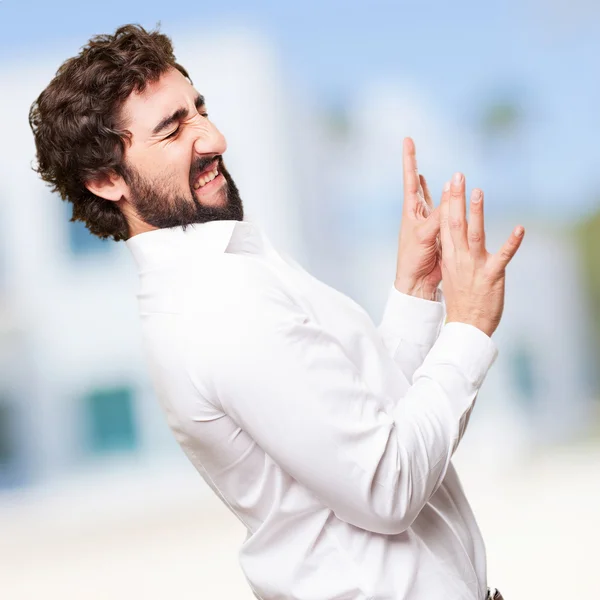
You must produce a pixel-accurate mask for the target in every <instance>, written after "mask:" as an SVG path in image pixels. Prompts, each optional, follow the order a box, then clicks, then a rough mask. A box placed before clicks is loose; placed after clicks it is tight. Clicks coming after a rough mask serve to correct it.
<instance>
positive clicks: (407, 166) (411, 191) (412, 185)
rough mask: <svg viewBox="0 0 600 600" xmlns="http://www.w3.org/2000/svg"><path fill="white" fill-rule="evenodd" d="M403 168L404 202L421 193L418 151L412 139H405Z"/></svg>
mask: <svg viewBox="0 0 600 600" xmlns="http://www.w3.org/2000/svg"><path fill="white" fill-rule="evenodd" d="M402 166H403V177H404V201H405V203H406V200H407V198H408V197H410V196H416V195H417V194H418V192H419V188H420V185H421V181H420V179H419V171H418V169H417V151H416V149H415V143H414V142H413V140H412V138H409V137H407V138H404V143H403V145H402Z"/></svg>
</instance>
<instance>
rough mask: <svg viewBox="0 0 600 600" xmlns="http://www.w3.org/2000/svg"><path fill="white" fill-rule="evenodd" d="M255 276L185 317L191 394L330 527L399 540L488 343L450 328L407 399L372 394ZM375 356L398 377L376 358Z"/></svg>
mask: <svg viewBox="0 0 600 600" xmlns="http://www.w3.org/2000/svg"><path fill="white" fill-rule="evenodd" d="M261 277H262V280H260V281H259V280H257V279H256V278H254V279H252V280H251V278H250V277H249V275H248V273H247V272H245V273H243V274H242V273H240V275H239V277H237V278H235V280H234V278H231V277H227V280H228V283H227V284H226V287H227V289H228V292H227V293H226V294H225V296H224V297H221V296H220V297H219V299H218V303H217V301H215V303H214V305H213V306H212V309H211V308H206V304H204V305H203V306H204V309H203V310H202V311H201V312H202V314H199V312H196V313H195V314H194V313H193V312H192V313H191V314H193V315H194V316H193V318H192V319H191V320H190V323H189V327H188V328H187V329H188V334H189V335H188V338H189V350H188V352H187V353H186V357H187V360H188V361H189V362H188V370H189V373H190V376H191V378H192V380H193V381H198V380H200V379H202V378H203V377H204V376H206V374H208V376H207V379H203V380H202V381H203V385H200V386H197V387H198V388H200V387H202V389H204V390H207V389H208V390H210V393H211V396H214V397H215V398H218V399H219V402H220V408H222V410H223V411H224V412H225V413H227V414H228V415H229V416H230V417H231V418H232V419H233V420H234V421H235V422H236V423H237V424H238V425H239V427H241V428H242V429H243V430H244V431H246V432H247V433H248V434H249V435H250V436H251V437H252V438H253V439H254V440H255V442H256V443H257V444H259V445H260V446H261V447H262V449H263V450H264V451H265V452H266V453H267V454H268V455H269V456H270V457H271V458H272V459H273V460H274V461H275V462H277V463H278V464H279V466H280V467H281V468H283V469H284V470H285V471H286V472H287V473H289V474H290V475H291V476H292V477H294V478H295V479H296V480H297V481H299V482H300V483H302V484H303V485H304V486H305V487H306V488H308V489H309V490H311V491H312V493H314V494H315V495H316V496H317V497H318V498H319V499H320V500H321V502H323V504H325V505H326V506H328V507H330V508H331V509H332V510H333V511H334V513H335V514H336V515H337V516H338V518H340V519H342V520H344V521H346V522H348V523H351V524H352V525H355V526H357V527H360V528H363V529H367V530H370V531H374V532H378V533H384V534H394V533H399V532H402V531H404V530H406V529H407V528H408V527H409V526H410V525H411V523H412V522H413V521H414V519H415V518H416V517H417V515H418V514H419V512H420V511H421V509H422V508H423V506H424V505H425V503H426V502H427V501H428V500H429V498H430V497H431V495H432V494H433V492H434V491H435V489H437V487H438V486H439V485H440V483H441V481H442V480H443V478H444V476H445V473H446V470H447V468H448V465H449V463H450V459H451V456H452V454H453V452H454V450H455V449H456V447H457V445H458V443H459V441H460V438H461V436H462V434H463V433H464V429H465V426H466V422H467V420H468V417H469V414H470V411H471V409H472V407H473V403H474V401H475V398H476V395H477V391H478V389H479V387H480V386H481V384H482V382H483V379H484V377H485V374H486V372H487V370H488V369H489V367H490V366H491V364H492V363H493V361H494V360H495V357H496V348H495V345H494V344H493V342H492V340H491V339H490V338H489V337H488V336H487V335H485V334H484V333H483V332H481V331H480V330H478V329H476V328H475V327H472V326H470V325H465V324H459V323H450V324H448V325H446V326H445V327H444V328H443V330H442V332H441V334H440V336H439V339H438V340H437V342H436V343H435V344H434V346H433V348H432V349H431V351H430V352H429V353H428V354H427V356H426V358H425V360H424V362H423V364H422V365H421V367H420V368H419V369H418V370H417V371H416V372H415V375H414V379H413V384H412V386H410V387H409V388H408V391H407V392H406V393H404V394H398V395H397V396H396V397H391V396H390V395H389V394H385V393H381V392H379V393H376V392H375V391H373V390H372V389H370V388H369V386H368V385H367V383H366V382H365V379H364V378H363V376H362V374H361V372H360V371H359V369H358V368H357V366H356V365H355V364H354V362H353V361H352V360H351V359H350V358H349V357H348V355H347V354H346V352H345V350H344V347H343V346H342V345H341V344H340V342H339V341H338V339H336V338H335V337H334V336H333V335H331V334H330V333H328V331H326V330H325V329H324V328H323V327H322V326H321V325H320V324H319V323H317V322H315V321H314V320H313V319H312V318H311V317H310V315H309V314H307V313H306V311H305V310H303V309H302V308H301V307H300V306H298V305H297V304H296V302H295V301H294V300H293V299H292V298H291V297H289V296H288V295H287V293H286V292H285V291H284V290H283V289H282V288H281V287H280V286H279V285H278V282H277V280H276V278H275V276H274V275H271V274H270V273H269V274H268V275H267V274H266V273H262V274H261ZM373 348H374V349H373V352H374V353H376V348H375V347H373ZM207 349H209V350H207ZM379 357H382V359H383V360H382V361H381V362H382V364H381V368H382V369H387V370H389V377H392V378H393V377H394V373H395V376H396V377H398V375H399V374H398V371H397V367H396V365H395V364H394V362H393V361H392V360H391V358H390V357H389V356H388V355H387V354H386V352H385V351H383V349H380V351H379V354H375V355H374V356H373V357H372V359H373V360H379V359H380V358H379ZM207 381H208V383H207Z"/></svg>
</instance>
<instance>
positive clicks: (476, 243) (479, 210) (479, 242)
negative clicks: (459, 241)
mask: <svg viewBox="0 0 600 600" xmlns="http://www.w3.org/2000/svg"><path fill="white" fill-rule="evenodd" d="M467 239H468V240H469V250H471V254H472V255H473V256H475V257H477V258H482V257H484V256H485V227H484V224H483V192H482V191H481V190H477V189H475V190H473V192H472V193H471V206H470V208H469V223H468V225H467Z"/></svg>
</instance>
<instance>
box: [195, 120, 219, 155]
mask: <svg viewBox="0 0 600 600" xmlns="http://www.w3.org/2000/svg"><path fill="white" fill-rule="evenodd" d="M202 129H203V131H202V132H201V133H200V134H199V135H198V136H197V137H196V140H195V142H194V152H196V154H223V153H224V152H225V150H227V140H226V139H225V136H224V135H223V134H222V133H221V132H220V131H219V130H218V129H217V127H216V126H215V125H213V124H212V123H211V122H210V121H208V120H205V123H204V127H202Z"/></svg>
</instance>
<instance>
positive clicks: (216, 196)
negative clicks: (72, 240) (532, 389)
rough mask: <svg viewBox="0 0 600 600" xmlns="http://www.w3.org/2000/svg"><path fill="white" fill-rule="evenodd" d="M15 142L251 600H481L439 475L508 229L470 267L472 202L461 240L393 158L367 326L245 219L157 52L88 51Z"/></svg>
mask: <svg viewBox="0 0 600 600" xmlns="http://www.w3.org/2000/svg"><path fill="white" fill-rule="evenodd" d="M249 118H252V117H251V115H249ZM30 123H31V126H32V129H33V132H34V135H35V141H36V147H37V157H38V171H39V173H40V174H41V176H42V177H43V179H44V180H46V181H47V182H49V183H50V184H51V185H52V186H53V187H54V189H55V190H57V191H58V192H59V193H60V194H61V196H62V197H63V199H66V200H68V201H70V202H72V203H73V218H74V219H79V220H82V221H83V222H85V223H86V225H87V227H88V228H89V230H90V231H91V232H92V233H93V234H95V235H97V236H99V237H102V238H106V237H112V238H113V239H114V240H117V241H118V240H126V243H127V245H128V247H129V248H130V250H131V252H132V254H133V257H134V259H135V261H136V263H137V266H138V268H139V274H140V285H141V288H140V292H139V303H140V311H141V317H142V320H143V332H144V336H145V348H146V352H147V357H148V361H149V366H150V373H151V376H152V378H153V383H154V386H155V389H156V392H157V395H158V397H159V399H160V402H161V404H162V406H163V408H164V410H165V412H166V415H167V419H168V422H169V425H170V427H171V428H172V430H173V432H174V434H175V436H176V438H177V440H178V442H179V443H180V445H181V447H182V448H183V450H184V451H185V453H186V454H187V456H188V457H189V459H190V460H191V461H192V463H193V464H194V466H195V467H196V468H197V469H198V471H199V472H200V473H201V475H202V476H203V478H204V479H205V480H206V482H207V483H208V485H209V486H210V487H211V488H212V489H213V490H214V492H215V493H216V494H218V495H219V497H220V498H221V499H222V500H223V502H225V503H226V504H227V506H228V507H229V508H230V509H231V511H232V512H233V513H234V514H235V515H236V516H237V517H238V518H239V519H240V520H241V521H242V523H243V524H244V525H245V526H246V527H247V530H248V536H247V538H246V541H245V542H244V544H243V546H242V549H241V552H240V561H241V565H242V568H243V570H244V572H245V574H246V576H247V579H248V582H249V584H250V585H251V587H252V590H253V592H254V594H255V595H256V597H258V598H262V599H264V600H266V599H283V598H286V599H297V600H334V599H336V600H350V599H352V600H355V599H367V598H369V599H396V600H433V599H438V598H439V599H441V598H444V599H445V600H483V599H484V598H486V597H491V596H492V595H491V594H488V590H487V587H486V563H485V549H484V544H483V541H482V539H481V535H480V532H479V530H478V528H477V524H476V522H475V519H474V517H473V514H472V512H471V509H470V507H469V505H468V503H467V500H466V499H465V496H464V494H463V491H462V488H461V485H460V482H459V480H458V477H457V474H456V472H455V470H454V468H453V466H452V463H451V457H452V454H453V452H454V450H455V449H456V447H457V445H458V443H459V441H460V439H461V437H462V435H463V434H464V431H465V428H466V425H467V421H468V418H469V415H470V412H471V410H472V408H473V404H474V402H475V398H476V396H477V392H478V390H479V388H480V386H481V384H482V382H483V379H484V377H485V375H486V372H487V370H488V369H489V367H490V366H491V364H492V363H493V361H494V359H495V356H496V348H495V345H494V343H493V342H492V340H491V339H490V336H491V335H492V333H493V332H494V330H495V329H496V327H497V326H498V323H499V321H500V317H501V314H502V307H503V300H504V274H505V267H506V265H507V264H508V262H509V261H510V259H511V258H512V256H513V255H514V254H515V252H516V251H517V249H518V247H519V245H520V242H521V239H522V235H523V229H522V228H520V227H519V228H517V229H516V230H515V232H513V234H512V235H511V236H510V239H509V240H508V241H507V242H506V244H505V246H504V247H503V249H502V250H501V251H500V252H499V253H498V254H496V255H491V254H489V253H488V252H487V251H486V249H485V244H484V223H483V202H482V200H483V197H482V194H481V192H479V191H478V190H476V191H475V192H473V195H472V196H471V202H470V220H469V222H468V223H467V220H466V216H465V212H466V200H465V180H464V177H463V176H462V175H461V174H456V175H455V176H454V178H453V180H452V182H451V183H448V184H447V185H446V186H445V188H444V192H443V195H442V200H441V203H440V206H439V207H437V208H435V209H434V208H433V205H432V201H431V196H430V194H429V192H428V190H427V186H426V183H425V180H424V179H423V178H422V177H420V176H419V175H418V172H417V167H416V159H415V150H414V145H413V143H412V140H410V139H407V140H406V141H405V145H404V178H405V179H404V181H405V190H404V209H403V210H404V212H403V219H402V225H401V229H400V237H399V249H398V261H397V274H396V278H395V281H394V285H393V286H391V289H390V293H389V298H388V302H387V305H386V307H385V311H384V316H383V320H382V322H381V324H380V326H379V327H376V326H375V325H374V324H373V323H372V321H371V319H370V318H369V316H368V315H367V313H366V312H365V311H364V310H363V309H362V308H361V307H360V306H358V305H357V304H356V303H355V302H353V301H352V300H351V299H350V298H348V297H346V296H344V295H343V294H341V293H339V292H338V291H336V290H334V289H332V288H330V287H328V286H327V285H325V284H323V283H321V282H320V281H318V280H316V279H315V278H314V277H312V276H311V275H309V274H308V273H307V272H306V271H305V270H304V269H303V268H302V267H300V266H299V265H298V264H297V263H296V262H294V261H293V260H292V259H291V258H289V257H287V256H284V255H282V254H281V253H279V252H277V250H276V249H275V248H274V247H273V246H272V245H271V243H270V242H269V240H268V238H267V237H266V236H265V234H264V232H263V231H262V230H261V228H260V227H259V226H258V224H256V223H251V222H249V221H247V220H244V212H243V207H242V202H241V199H240V196H239V193H238V190H237V188H236V186H235V184H234V182H233V180H232V178H231V176H230V174H229V172H228V171H227V169H226V168H225V165H224V163H223V158H222V157H223V154H224V152H225V150H226V147H227V145H226V142H225V138H224V137H223V135H222V134H221V133H220V132H219V130H218V129H217V128H216V127H215V125H214V124H212V123H211V121H210V120H209V118H208V114H207V113H206V107H205V102H204V98H203V97H202V96H201V95H200V94H199V93H198V91H197V90H196V89H195V88H194V87H193V86H192V83H191V81H190V79H189V77H188V74H187V72H186V70H185V69H184V68H183V67H182V66H181V65H179V64H177V62H176V61H175V57H174V55H173V50H172V46H171V43H170V40H169V39H168V38H167V37H166V36H164V35H162V34H159V33H158V32H147V31H145V30H144V29H143V28H141V27H139V26H132V25H129V26H125V27H122V28H120V29H118V30H117V31H116V33H115V34H114V35H105V36H98V37H96V38H93V39H92V40H91V41H90V42H89V44H88V45H87V46H85V47H84V48H83V49H82V51H81V53H80V54H79V55H78V56H76V57H74V58H71V59H69V60H68V61H66V62H65V63H64V64H63V65H62V66H61V67H60V69H59V70H58V72H57V75H56V77H55V78H54V79H53V80H52V81H51V82H50V84H49V85H48V87H47V88H46V89H45V90H44V91H43V92H42V93H41V95H40V97H39V98H38V99H37V100H36V102H35V103H34V104H33V106H32V109H31V113H30ZM265 178H266V179H265V185H268V170H265ZM442 280H443V287H444V295H445V300H446V308H447V319H446V323H445V324H444V325H443V326H442V321H443V317H444V315H443V312H444V311H443V305H442V303H441V302H440V300H441V296H440V292H439V290H438V286H439V284H440V282H441V281H442ZM192 585H194V582H193V581H191V582H190V586H192ZM199 594H200V595H201V592H199ZM494 597H499V595H497V594H496V595H495V596H494Z"/></svg>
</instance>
